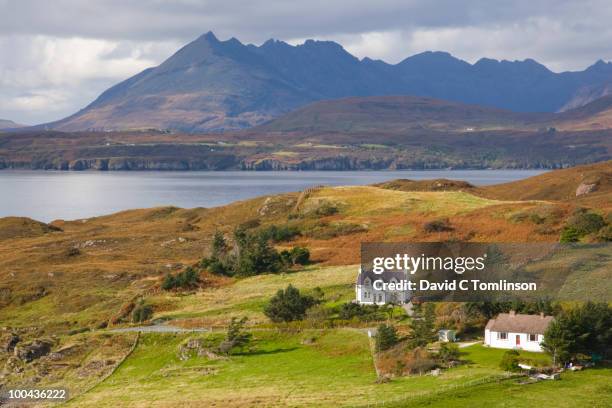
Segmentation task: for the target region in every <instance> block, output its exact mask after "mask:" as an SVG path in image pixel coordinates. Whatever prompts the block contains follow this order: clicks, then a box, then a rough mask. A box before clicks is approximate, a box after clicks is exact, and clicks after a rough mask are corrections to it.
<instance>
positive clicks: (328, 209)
mask: <svg viewBox="0 0 612 408" xmlns="http://www.w3.org/2000/svg"><path fill="white" fill-rule="evenodd" d="M337 213H338V207H337V206H336V205H334V204H332V203H330V202H327V201H326V202H324V203H322V204H321V205H320V206H319V207H318V208H317V209H316V210H315V214H316V215H318V216H320V217H327V216H329V215H334V214H337Z"/></svg>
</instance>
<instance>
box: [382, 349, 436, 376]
mask: <svg viewBox="0 0 612 408" xmlns="http://www.w3.org/2000/svg"><path fill="white" fill-rule="evenodd" d="M377 357H378V358H377V360H378V364H377V365H378V368H379V370H380V372H381V373H382V374H384V375H396V376H401V375H409V374H423V373H426V372H428V371H430V370H432V369H434V368H435V367H436V366H437V364H436V361H435V360H434V359H433V358H432V356H431V354H430V353H429V352H427V350H426V349H425V348H422V347H417V348H415V349H406V347H405V346H404V345H403V344H398V345H396V346H395V347H392V348H390V349H389V350H386V351H383V352H381V353H379V355H378V356H377Z"/></svg>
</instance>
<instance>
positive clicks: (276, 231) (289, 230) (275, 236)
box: [260, 225, 300, 242]
mask: <svg viewBox="0 0 612 408" xmlns="http://www.w3.org/2000/svg"><path fill="white" fill-rule="evenodd" d="M260 234H261V235H263V236H264V237H265V238H266V239H269V240H271V241H273V242H283V241H289V240H291V239H293V238H294V237H296V236H298V235H300V230H299V229H298V228H297V227H294V226H289V225H283V226H277V225H270V226H269V227H267V228H264V229H263V230H261V232H260Z"/></svg>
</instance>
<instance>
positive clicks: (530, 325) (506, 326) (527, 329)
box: [485, 312, 554, 334]
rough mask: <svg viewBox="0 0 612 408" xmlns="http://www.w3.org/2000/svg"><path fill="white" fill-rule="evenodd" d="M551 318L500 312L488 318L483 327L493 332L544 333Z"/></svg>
mask: <svg viewBox="0 0 612 408" xmlns="http://www.w3.org/2000/svg"><path fill="white" fill-rule="evenodd" d="M553 319H554V318H553V317H552V316H544V315H527V314H519V313H514V312H510V313H500V314H499V315H497V317H496V318H494V319H491V320H489V322H488V323H487V326H486V328H485V329H487V330H491V331H495V332H511V333H529V334H544V332H545V331H546V329H547V328H548V325H549V324H550V322H552V321H553Z"/></svg>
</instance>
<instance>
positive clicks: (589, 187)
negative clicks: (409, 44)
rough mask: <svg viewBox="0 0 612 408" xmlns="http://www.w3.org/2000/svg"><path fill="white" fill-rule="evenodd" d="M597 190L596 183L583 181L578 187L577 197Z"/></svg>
mask: <svg viewBox="0 0 612 408" xmlns="http://www.w3.org/2000/svg"><path fill="white" fill-rule="evenodd" d="M595 190H597V184H596V183H593V184H588V183H581V184H580V185H579V186H578V188H577V189H576V197H580V196H582V195H585V194H589V193H592V192H593V191H595Z"/></svg>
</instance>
